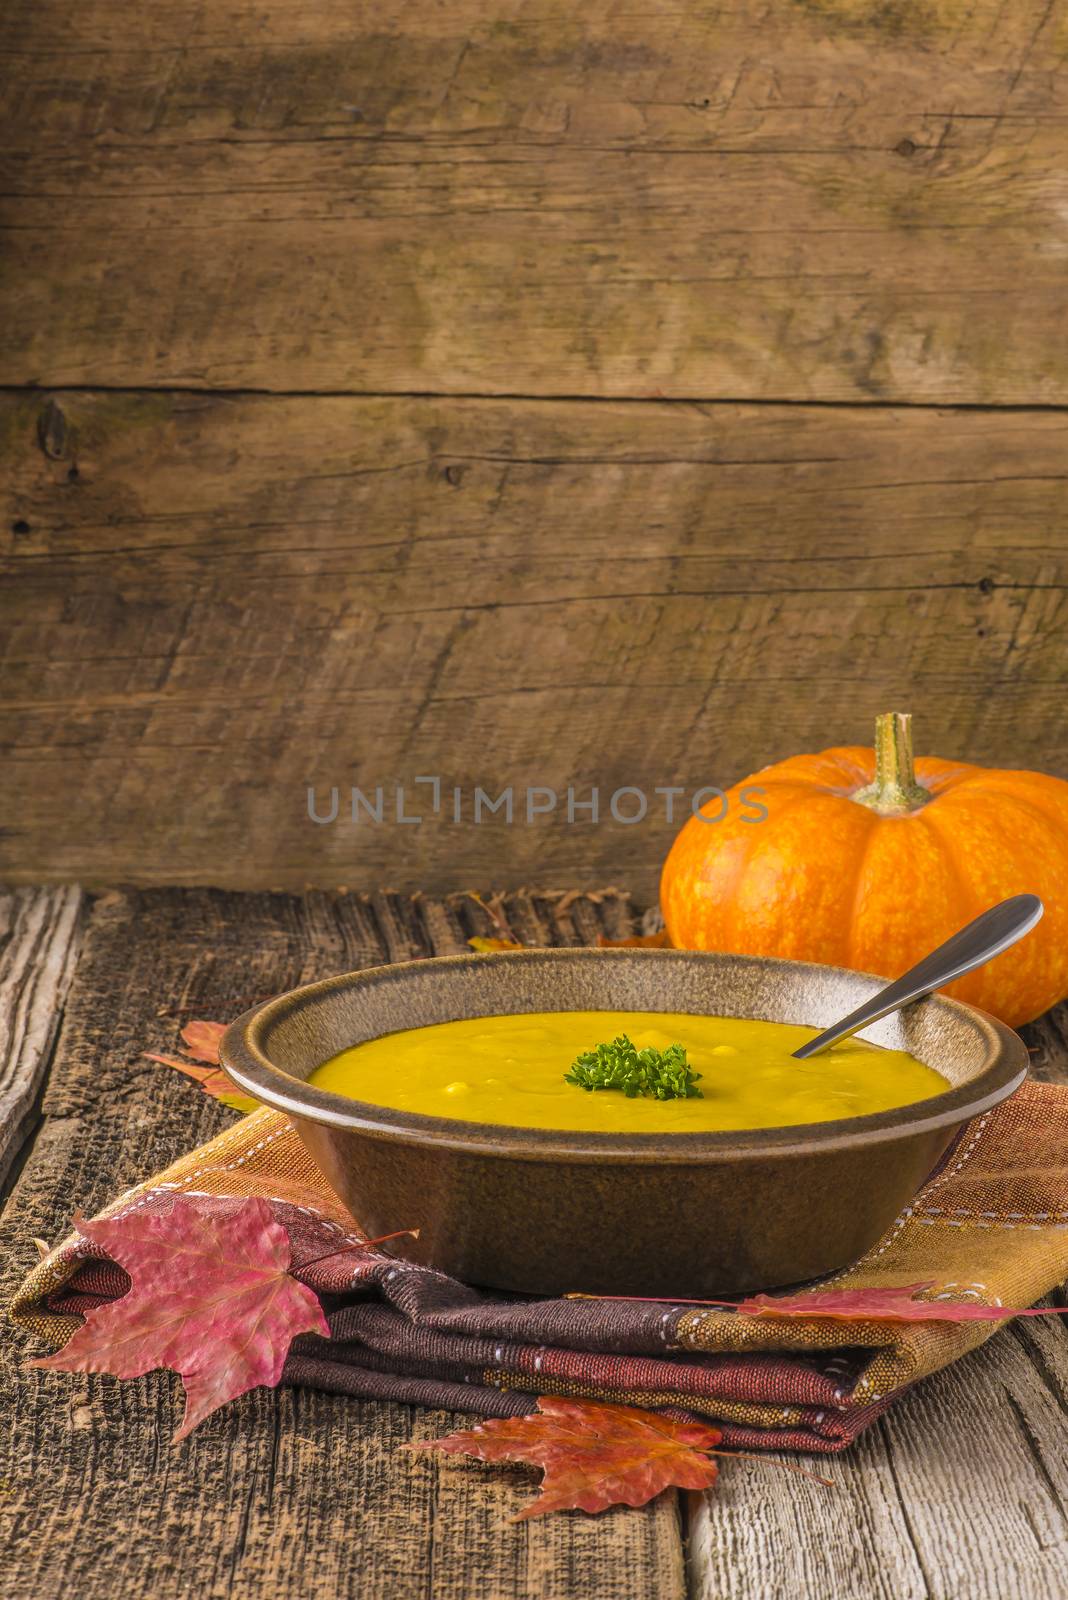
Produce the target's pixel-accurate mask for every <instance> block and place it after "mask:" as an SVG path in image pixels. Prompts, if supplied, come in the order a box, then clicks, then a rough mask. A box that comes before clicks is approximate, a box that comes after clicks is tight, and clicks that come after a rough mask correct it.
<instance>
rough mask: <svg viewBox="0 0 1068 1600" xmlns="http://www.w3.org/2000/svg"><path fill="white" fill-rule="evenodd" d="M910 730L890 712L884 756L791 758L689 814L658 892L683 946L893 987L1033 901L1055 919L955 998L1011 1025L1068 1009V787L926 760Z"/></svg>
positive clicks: (883, 723) (963, 984)
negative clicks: (845, 971) (778, 960)
mask: <svg viewBox="0 0 1068 1600" xmlns="http://www.w3.org/2000/svg"><path fill="white" fill-rule="evenodd" d="M910 720H911V719H910V718H909V717H907V716H902V715H900V714H898V713H894V712H889V713H887V714H886V715H885V716H882V717H879V718H878V720H877V724H876V747H875V750H874V751H872V750H865V749H861V748H859V747H854V746H846V747H843V748H839V749H833V750H824V751H823V752H822V753H821V754H819V755H805V756H793V757H791V758H790V759H789V760H787V761H780V762H777V763H776V764H775V765H774V766H770V767H765V768H764V769H763V771H761V772H758V773H754V775H753V776H752V777H750V778H747V779H746V780H745V781H744V783H740V784H737V785H736V786H735V787H734V788H733V789H730V790H728V791H727V805H726V807H725V808H724V806H723V804H722V802H717V803H714V804H712V805H709V806H708V807H707V808H705V812H704V813H703V814H702V815H701V816H694V817H691V818H690V819H689V820H688V821H687V823H686V825H685V827H684V828H683V829H682V831H681V833H680V834H679V836H678V838H677V839H676V840H675V843H674V845H673V846H672V848H671V851H670V853H669V855H668V858H667V861H666V862H665V864H664V872H663V877H662V879H661V885H660V903H661V907H662V910H663V913H664V921H665V923H666V925H667V931H668V934H669V935H670V938H671V941H672V943H673V944H675V945H677V946H679V947H680V948H684V949H694V950H733V951H741V952H743V953H744V954H747V955H761V956H787V957H791V958H793V959H796V960H800V961H822V962H828V963H831V964H833V965H837V966H844V967H853V968H855V969H857V970H858V971H862V972H875V973H879V974H881V975H882V976H885V977H887V978H896V977H898V976H900V974H901V973H902V972H904V971H906V970H907V968H909V967H910V966H912V965H913V963H914V962H916V961H918V960H919V959H920V957H921V956H923V955H925V954H926V953H927V951H929V950H931V949H933V948H934V946H935V945H937V944H940V943H941V942H942V940H943V939H947V938H948V937H949V935H950V934H951V933H955V932H956V930H957V929H958V928H960V927H962V926H963V924H964V923H966V922H969V921H970V920H971V918H972V917H975V916H978V914H979V912H980V911H985V910H986V908H987V907H988V906H991V905H993V904H994V903H995V902H996V901H998V900H1003V899H1005V897H1006V896H1008V895H1012V894H1020V893H1024V892H1027V891H1030V892H1031V893H1033V894H1037V895H1040V896H1041V898H1042V900H1043V902H1044V904H1045V908H1046V914H1045V917H1044V918H1043V920H1042V921H1041V922H1040V923H1039V925H1038V927H1037V928H1036V929H1035V930H1034V931H1033V932H1032V933H1030V934H1029V935H1028V936H1027V938H1026V939H1023V940H1021V942H1020V943H1019V944H1018V945H1016V946H1014V948H1013V949H1011V950H1007V951H1005V953H1004V954H1003V955H1000V956H998V957H997V958H996V960H994V961H992V962H990V963H988V965H987V966H985V967H981V968H980V969H979V970H978V971H976V972H970V973H968V974H967V976H966V977H963V978H960V979H958V981H957V982H956V983H954V984H951V985H950V986H949V988H948V989H947V991H946V992H947V993H948V994H951V995H954V996H956V997H957V998H958V999H960V1000H967V1001H969V1002H970V1003H971V1004H972V1005H976V1006H981V1007H982V1008H983V1009H984V1010H986V1011H990V1012H993V1014H994V1015H995V1016H997V1017H1000V1018H1001V1019H1002V1020H1003V1021H1004V1022H1007V1023H1009V1024H1010V1025H1011V1024H1015V1023H1020V1022H1026V1021H1028V1020H1029V1019H1030V1018H1032V1017H1037V1016H1038V1015H1039V1014H1040V1013H1041V1012H1043V1011H1045V1010H1047V1008H1048V1007H1049V1006H1051V1005H1054V1004H1055V1003H1056V1002H1057V1001H1058V1000H1061V999H1063V998H1064V996H1065V995H1066V994H1068V783H1065V782H1063V781H1062V780H1061V779H1059V778H1050V777H1047V776H1045V775H1044V774H1043V773H1039V772H1007V771H1001V770H998V769H994V768H986V767H979V766H969V765H967V764H965V763H964V762H961V761H940V760H938V759H936V758H935V757H933V756H928V757H921V758H920V759H919V760H917V761H916V762H915V764H914V763H913V759H912V744H911V736H910ZM743 791H745V793H743ZM759 808H766V811H767V816H766V818H764V819H760V820H757V818H758V816H759ZM721 811H723V813H724V815H723V819H722V821H715V820H713V819H715V818H716V817H717V816H719V814H720V812H721ZM705 815H707V817H708V819H709V820H704V816H705Z"/></svg>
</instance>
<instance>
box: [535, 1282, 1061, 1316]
mask: <svg viewBox="0 0 1068 1600" xmlns="http://www.w3.org/2000/svg"><path fill="white" fill-rule="evenodd" d="M955 1287H956V1286H955V1285H954V1284H949V1285H947V1286H945V1287H943V1288H940V1289H937V1290H936V1292H935V1295H934V1296H933V1297H931V1298H929V1299H927V1300H920V1299H918V1298H917V1296H918V1295H921V1294H926V1293H927V1291H928V1290H930V1289H935V1284H934V1282H933V1281H932V1282H930V1283H909V1284H905V1285H894V1286H893V1287H891V1288H883V1289H880V1288H867V1289H818V1290H812V1291H811V1292H808V1293H806V1292H801V1293H800V1294H796V1295H771V1294H755V1295H751V1296H750V1297H749V1298H748V1299H747V1300H685V1299H682V1298H681V1297H680V1296H678V1295H669V1294H658V1295H640V1294H607V1295H600V1294H582V1293H579V1292H574V1293H572V1294H569V1295H566V1296H565V1299H568V1300H622V1301H626V1302H628V1303H630V1304H633V1305H642V1306H650V1305H667V1306H718V1307H719V1308H721V1309H722V1310H724V1311H737V1312H740V1313H741V1315H742V1316H746V1317H763V1318H765V1319H769V1320H772V1321H774V1320H775V1319H776V1318H783V1319H784V1320H785V1319H787V1318H791V1317H820V1318H827V1317H838V1318H840V1319H841V1320H842V1321H851V1322H1002V1321H1004V1320H1005V1319H1006V1318H1008V1317H1063V1316H1066V1315H1068V1306H1029V1307H1021V1306H987V1305H982V1304H981V1303H980V1302H979V1301H977V1300H952V1299H950V1298H948V1296H949V1292H950V1290H951V1289H953V1288H955Z"/></svg>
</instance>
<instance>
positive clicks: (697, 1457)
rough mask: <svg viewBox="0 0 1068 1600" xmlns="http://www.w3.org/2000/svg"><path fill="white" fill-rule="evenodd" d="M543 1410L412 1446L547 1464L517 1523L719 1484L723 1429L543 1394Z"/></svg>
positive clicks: (640, 1503) (630, 1503)
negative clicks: (717, 1452) (714, 1455)
mask: <svg viewBox="0 0 1068 1600" xmlns="http://www.w3.org/2000/svg"><path fill="white" fill-rule="evenodd" d="M538 1406H539V1408H540V1409H539V1411H538V1412H536V1413H535V1414H534V1415H533V1416H528V1417H505V1418H500V1419H494V1420H492V1421H490V1422H485V1423H482V1424H481V1425H480V1426H479V1427H477V1428H472V1429H470V1430H469V1431H467V1432H463V1433H450V1434H449V1435H448V1436H447V1437H446V1438H444V1439H425V1440H418V1441H416V1442H414V1443H412V1444H410V1445H408V1446H407V1447H406V1448H408V1449H409V1450H444V1451H446V1452H447V1453H448V1454H459V1455H469V1456H477V1457H478V1458H479V1459H480V1460H482V1461H525V1462H527V1463H529V1464H530V1465H532V1466H535V1467H541V1469H542V1473H543V1477H542V1492H541V1495H540V1496H539V1498H538V1499H537V1500H534V1501H532V1503H531V1504H530V1505H529V1506H524V1508H523V1510H522V1511H520V1512H519V1513H518V1516H517V1517H516V1518H515V1520H516V1521H518V1520H519V1519H520V1518H522V1517H540V1516H543V1515H544V1514H545V1513H546V1512H547V1511H568V1510H572V1509H576V1508H577V1509H578V1510H580V1511H604V1510H605V1509H606V1508H607V1507H608V1506H614V1505H626V1506H643V1505H645V1504H646V1502H647V1501H649V1500H651V1499H652V1498H653V1496H654V1495H658V1494H659V1493H660V1491H661V1490H662V1489H668V1488H672V1487H674V1488H677V1489H708V1488H711V1486H712V1484H713V1483H715V1481H716V1473H717V1471H718V1468H717V1466H716V1463H715V1462H714V1461H713V1460H711V1459H710V1456H709V1453H708V1452H710V1451H711V1450H712V1449H713V1447H714V1446H715V1445H717V1444H719V1441H720V1439H721V1438H722V1434H721V1433H720V1431H719V1429H718V1428H713V1427H710V1426H708V1425H707V1424H705V1423H699V1422H673V1421H672V1420H671V1418H670V1417H664V1416H660V1415H658V1414H657V1413H656V1412H654V1411H638V1410H636V1409H635V1408H634V1407H632V1406H614V1405H602V1404H594V1403H591V1402H588V1401H585V1400H567V1399H562V1398H557V1397H555V1396H551V1395H542V1396H541V1397H540V1398H539V1400H538Z"/></svg>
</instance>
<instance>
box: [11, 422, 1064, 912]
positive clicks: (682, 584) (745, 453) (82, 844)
mask: <svg viewBox="0 0 1068 1600" xmlns="http://www.w3.org/2000/svg"><path fill="white" fill-rule="evenodd" d="M1066 443H1068V424H1066V421H1065V418H1064V417H1063V416H1062V415H1060V414H1057V413H1044V412H1028V413H1019V414H1012V415H1011V416H1000V415H990V414H982V413H974V412H959V411H957V412H946V413H937V414H932V413H925V412H917V411H913V410H909V409H907V408H905V409H882V408H877V409H871V410H858V409H851V408H815V409H809V408H804V407H794V406H784V407H749V406H741V407H739V406H727V405H723V406H704V405H702V406H694V405H675V404H662V403H649V404H640V405H639V404H627V405H609V404H605V405H597V406H590V405H586V404H583V403H578V402H575V403H570V404H565V403H561V402H552V403H545V402H538V401H500V400H498V401H458V400H449V399H421V400H420V399H404V398H379V399H360V400H356V399H346V398H338V397H333V398H307V397H306V398H290V399H285V400H283V399H278V398H266V397H256V396H227V397H219V396H173V395H160V394H152V393H142V394H137V395H121V396H120V395H101V394H83V393H79V394H62V395H56V396H52V397H49V398H46V397H31V396H3V397H0V463H2V468H0V482H2V483H3V484H4V485H5V488H4V489H3V490H0V496H2V499H0V505H2V508H3V516H2V519H0V551H2V567H0V571H2V572H3V575H4V582H3V584H2V585H0V649H2V659H3V669H2V670H3V679H4V683H5V690H6V693H5V697H4V705H3V708H2V710H0V754H2V757H3V759H2V761H0V789H2V791H3V802H2V807H0V809H2V814H3V817H4V823H5V831H4V835H3V837H2V838H0V870H4V871H6V872H8V873H9V874H10V875H12V876H14V877H16V878H18V879H20V880H33V879H34V878H39V879H52V880H55V879H59V880H62V879H65V878H76V877H79V876H80V877H82V878H84V879H87V880H89V881H95V882H97V883H101V882H103V883H107V882H109V881H111V882H114V881H116V880H119V881H122V880H126V881H150V882H158V883H163V882H167V881H171V882H177V883H183V882H185V883H189V882H201V883H203V882H216V883H222V884H227V885H234V886H248V887H253V888H255V887H262V886H263V885H265V884H271V885H277V886H279V887H289V888H300V887H301V886H303V885H304V884H306V883H316V884H326V885H329V884H334V885H337V884H349V885H366V886H370V885H372V884H374V883H375V882H386V883H392V884H393V885H394V886H396V887H402V888H404V887H406V888H415V887H417V886H418V887H425V888H427V889H430V890H438V889H451V888H455V887H456V886H457V885H458V884H463V883H465V882H466V883H472V884H486V883H490V882H495V883H497V884H500V885H511V886H518V885H519V884H522V883H524V882H528V883H529V882H538V883H541V884H543V885H553V884H561V883H574V884H579V885H583V886H585V887H590V886H593V885H595V884H597V883H599V882H600V883H603V882H611V881H626V882H627V883H628V884H629V885H630V886H631V887H633V888H634V890H635V892H636V893H638V894H639V895H641V896H642V897H644V898H646V899H647V900H648V899H651V898H652V897H653V896H655V892H656V881H657V873H658V868H659V863H660V861H661V860H662V858H663V854H664V852H665V851H666V849H667V846H668V844H669V842H670V839H671V838H672V836H673V834H674V832H675V827H676V825H677V824H675V823H668V821H667V820H666V801H665V799H664V798H663V797H657V796H656V795H655V794H654V793H653V791H654V789H655V788H656V787H657V786H658V785H672V784H674V785H680V786H685V787H686V788H687V789H688V791H689V793H691V794H692V792H693V791H694V790H696V789H697V788H698V787H699V786H701V785H704V784H708V783H719V784H720V785H726V784H728V783H731V782H734V781H735V780H737V779H739V778H741V777H744V776H745V775H746V774H747V773H749V772H752V771H755V770H756V769H757V768H759V767H761V766H763V765H764V764H766V763H767V762H769V761H772V760H775V759H777V758H779V757H782V756H785V755H787V754H790V753H792V752H794V751H795V750H803V749H820V748H823V747H824V746H825V745H827V744H830V743H849V742H856V743H864V742H870V740H871V730H872V726H873V719H874V716H875V714H876V713H877V712H878V711H881V710H885V709H886V708H887V707H888V706H891V705H899V704H900V705H901V706H902V708H904V709H911V710H912V711H913V712H914V713H915V717H916V725H917V738H918V742H919V746H920V749H921V750H923V751H925V752H932V753H937V754H940V755H944V756H962V757H966V758H968V759H972V760H977V761H989V762H992V763H994V764H997V765H1005V766H1027V765H1035V766H1038V767H1041V768H1043V769H1045V770H1049V771H1053V772H1057V773H1061V774H1062V775H1068V717H1066V713H1065V707H1066V705H1068V699H1066V696H1065V681H1066V670H1068V669H1066V665H1065V656H1064V650H1063V633H1064V628H1065V621H1066V612H1065V594H1066V589H1065V585H1066V582H1068V497H1066V495H1065V481H1066V479H1065V447H1066ZM427 774H431V775H434V774H436V775H440V777H441V778H442V781H443V784H444V785H445V787H446V790H447V791H449V790H451V788H452V786H453V785H461V786H462V788H463V790H464V794H465V797H466V798H465V802H464V809H463V820H462V822H461V824H459V825H457V824H455V823H454V822H452V821H451V820H450V814H449V812H448V810H447V809H446V810H445V811H444V813H443V814H441V815H439V816H438V817H436V818H435V817H433V815H429V816H427V819H426V820H425V822H424V824H423V825H422V826H421V827H418V828H415V827H408V826H404V825H398V824H397V822H396V820H395V816H396V812H395V805H394V803H393V791H394V787H395V786H396V785H398V784H404V785H409V786H411V785H412V784H413V780H414V779H415V778H416V777H418V776H419V775H427ZM353 784H355V785H358V786H361V787H362V788H364V790H365V792H367V793H371V792H372V791H373V790H374V788H375V787H376V786H377V785H379V784H381V785H383V786H384V788H385V791H386V796H387V797H388V800H389V805H388V807H387V810H386V816H387V817H388V818H391V819H392V820H388V821H386V822H384V823H383V824H382V825H380V826H376V825H375V824H373V823H370V822H369V821H368V820H367V818H366V815H364V819H363V822H362V823H361V824H359V825H356V826H353V825H352V823H351V820H346V819H347V808H346V804H345V797H346V796H347V794H348V790H349V788H350V787H351V786H352V785H353ZM509 784H510V785H513V786H515V788H516V789H517V790H518V791H519V792H520V795H522V792H523V791H524V790H525V788H526V786H527V785H532V784H538V785H548V786H550V787H552V788H553V789H555V790H556V791H557V793H558V794H559V796H560V803H559V808H558V811H557V813H556V815H555V816H548V817H543V818H540V819H535V821H534V823H533V824H531V825H528V824H527V823H526V822H525V820H517V821H515V822H514V823H513V825H512V826H507V825H506V823H505V820H504V817H503V814H502V815H500V816H497V817H494V816H489V815H484V817H483V820H482V822H481V823H479V824H477V825H476V824H475V823H474V821H473V817H472V794H473V789H474V787H475V786H476V785H482V786H484V787H485V788H486V789H487V790H488V791H489V792H490V793H491V794H493V795H496V794H498V792H499V791H500V790H501V789H502V788H503V787H504V786H506V785H509ZM309 785H313V786H315V787H316V790H317V795H318V797H319V801H320V813H319V814H321V815H322V814H328V802H329V790H330V787H331V786H337V787H338V788H339V806H340V813H341V820H339V822H338V823H337V824H335V825H331V826H318V825H317V824H315V823H314V822H312V821H311V820H309V817H308V813H307V788H308V786H309ZM568 785H572V786H573V787H574V789H575V792H576V798H578V799H583V798H588V795H589V792H590V790H591V788H592V787H593V786H595V785H596V786H598V787H599V788H600V790H601V795H602V801H601V804H602V813H603V817H602V821H601V823H600V824H599V825H598V826H593V825H592V824H591V823H590V822H588V821H583V820H581V819H582V818H583V817H584V816H585V815H587V814H584V813H576V816H577V817H578V818H579V819H580V820H579V821H578V822H577V823H576V824H574V825H571V826H569V825H568V824H567V822H566V807H565V791H566V788H567V787H568ZM623 785H636V786H640V787H642V788H643V789H644V790H645V791H646V793H647V795H648V798H649V801H650V810H649V815H648V816H647V818H646V820H645V821H643V822H642V823H641V824H639V825H635V826H628V825H622V824H620V823H617V822H614V821H612V819H611V817H610V816H609V815H608V800H609V796H610V795H611V794H612V793H613V792H614V791H615V790H616V789H617V788H618V787H620V786H623ZM408 795H409V798H408V802H407V811H408V814H409V815H411V814H418V813H419V812H420V811H422V812H423V814H424V815H426V802H427V800H428V798H429V795H428V791H427V790H426V788H423V789H422V790H419V789H416V788H414V787H410V788H409V790H408ZM519 805H520V810H521V809H522V801H521V800H520V802H519ZM323 808H327V809H326V810H324V809H323Z"/></svg>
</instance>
